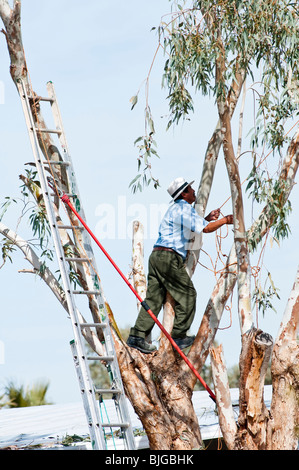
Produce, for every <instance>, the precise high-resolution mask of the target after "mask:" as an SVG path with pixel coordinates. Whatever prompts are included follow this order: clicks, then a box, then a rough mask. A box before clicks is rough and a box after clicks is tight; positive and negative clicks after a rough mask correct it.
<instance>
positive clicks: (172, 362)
mask: <svg viewBox="0 0 299 470" xmlns="http://www.w3.org/2000/svg"><path fill="white" fill-rule="evenodd" d="M172 5H173V10H172V13H171V15H169V16H167V17H165V18H166V20H165V18H163V19H162V21H161V23H160V25H159V26H158V27H157V32H158V40H159V43H158V47H157V52H159V51H162V50H164V52H165V54H166V55H165V57H166V60H165V67H164V74H163V85H164V86H165V87H166V88H167V89H168V91H169V93H168V103H169V122H168V127H170V126H173V125H175V124H177V123H178V122H180V121H181V120H183V119H186V118H188V119H189V118H192V116H191V114H192V111H193V109H195V107H196V96H197V94H194V93H193V91H194V90H195V91H196V92H197V93H202V94H203V95H210V96H211V98H213V104H212V105H213V106H216V107H217V112H218V122H217V123H215V131H214V133H213V135H212V136H211V137H210V139H209V141H208V142H207V150H206V154H205V158H204V161H203V169H202V174H201V183H200V186H199V188H198V193H197V201H196V202H197V203H196V208H197V210H198V212H199V213H200V214H201V215H203V214H204V212H205V208H206V206H207V202H208V199H209V195H210V191H211V188H212V184H213V175H214V171H215V167H216V164H217V160H218V159H219V155H220V149H221V148H222V149H223V155H224V160H225V164H226V168H227V174H228V177H229V182H230V191H231V201H232V207H233V213H234V243H233V246H232V248H231V252H230V255H229V257H228V259H227V262H226V265H225V269H223V270H222V271H221V273H220V275H219V277H218V279H217V282H216V284H215V287H214V290H213V292H212V293H211V297H210V299H209V302H208V304H207V307H206V310H205V312H204V314H203V318H202V322H201V325H200V327H199V329H198V332H197V335H196V339H195V341H194V343H193V345H192V347H191V348H190V351H189V352H188V359H189V360H190V362H191V363H192V364H193V365H194V367H195V368H196V369H197V370H198V371H200V370H201V369H202V367H203V365H204V363H205V361H206V358H207V356H208V354H209V352H210V353H211V360H212V367H213V377H214V388H215V395H216V402H217V409H218V414H219V422H220V425H221V429H222V432H223V436H224V439H225V441H226V444H227V446H228V448H229V449H294V448H296V447H297V440H298V436H296V429H298V372H299V371H298V345H297V342H296V337H297V332H298V322H299V309H298V293H299V290H298V275H297V279H296V280H295V283H294V287H293V290H292V291H291V294H290V299H289V302H288V305H287V307H286V310H285V313H284V315H283V318H282V323H281V328H280V331H279V332H278V336H277V339H276V341H275V342H274V340H273V338H272V337H271V336H270V335H268V334H267V333H266V332H262V331H260V330H259V329H258V328H256V327H255V326H254V323H253V315H252V311H251V300H252V287H251V269H250V253H251V251H253V250H257V249H259V246H260V245H259V244H260V242H261V241H262V239H263V238H264V237H265V235H267V234H268V233H269V230H272V231H273V233H274V234H275V236H276V238H278V239H279V238H282V237H284V236H286V235H287V234H288V224H287V219H286V217H287V214H288V212H289V211H290V209H291V208H290V203H289V200H288V197H289V194H290V191H291V189H292V186H293V184H294V180H295V176H296V172H297V168H298V161H299V141H298V139H299V131H298V126H297V129H296V130H295V134H294V135H293V137H292V139H290V140H288V139H287V138H286V137H285V134H286V131H285V123H286V122H287V121H288V120H290V119H291V118H292V117H293V116H294V115H295V114H296V112H297V109H298V51H299V48H298V45H299V44H298V43H299V34H298V32H299V31H298V30H299V24H298V11H297V9H296V6H295V5H294V4H293V3H291V2H288V1H286V0H279V1H277V0H269V1H268V2H261V1H258V0H251V1H248V2H242V1H238V0H223V1H220V0H217V1H209V0H205V1H189V2H186V3H183V2H173V3H172ZM0 14H1V18H2V21H3V24H4V34H5V36H6V40H7V45H8V50H9V53H10V59H11V67H10V72H11V76H12V79H13V80H14V81H15V82H16V81H17V80H18V79H19V78H21V79H22V80H24V81H25V83H26V85H27V86H28V87H29V86H30V83H29V80H28V71H27V64H26V61H25V56H24V51H23V46H22V37H21V22H20V2H19V1H15V2H14V6H13V8H11V7H10V6H9V3H8V1H7V0H0ZM257 71H258V75H259V79H258V81H259V84H258V86H256V90H257V91H256V93H258V100H257V104H258V107H257V116H256V118H257V119H258V120H259V123H258V125H257V126H255V128H254V130H253V133H252V147H251V149H249V150H250V152H249V153H248V155H249V154H251V155H252V161H253V163H252V168H253V169H252V172H251V174H250V175H249V179H248V185H247V187H248V191H247V194H249V195H250V193H252V194H251V197H253V198H254V199H255V200H256V201H257V202H259V203H260V204H261V213H260V215H259V216H258V217H257V219H256V221H255V222H254V223H253V225H252V226H251V227H246V226H245V217H244V197H245V196H246V192H245V193H244V192H243V189H242V185H241V175H240V171H239V166H238V158H239V156H240V150H239V147H238V148H237V149H235V147H234V143H233V140H232V129H231V128H232V116H233V114H234V112H235V109H236V106H237V103H238V101H239V99H240V96H241V92H242V89H243V88H244V86H245V84H246V83H247V80H249V79H251V80H252V81H254V74H255V73H256V72H257ZM246 86H247V85H246ZM30 92H31V89H30ZM193 96H195V98H194V97H193ZM136 103H137V95H136V96H135V97H133V99H132V107H134V106H135V105H136ZM31 104H32V106H33V107H34V111H35V116H36V119H38V121H39V122H42V123H44V120H43V116H42V115H41V110H40V108H39V106H38V97H37V99H33V100H32V103H31ZM145 119H146V133H145V135H144V136H142V137H140V138H138V139H137V140H136V145H137V146H138V148H139V157H138V171H139V173H138V174H137V176H136V178H134V180H133V181H132V184H131V186H132V188H133V189H134V190H136V189H138V187H141V183H140V182H141V181H142V179H143V181H144V182H146V183H148V182H149V176H148V175H149V173H150V178H151V179H152V181H153V183H154V185H155V186H157V185H158V184H159V183H158V179H157V178H152V174H151V172H152V168H151V167H152V160H151V157H152V156H155V155H156V153H157V150H156V147H155V140H154V138H155V126H154V122H153V118H152V115H151V111H150V107H149V105H148V101H147V106H146V110H145ZM44 127H45V128H46V125H45V124H44ZM194 140H196V136H194ZM260 146H261V147H263V148H264V149H269V150H270V151H271V152H273V154H274V155H275V157H276V158H277V174H276V178H274V177H273V178H272V177H269V175H265V174H263V172H262V171H261V168H262V167H261V160H260V158H259V147H260ZM46 151H47V152H50V153H51V155H52V158H57V159H59V153H58V151H57V149H56V148H55V147H54V146H53V145H52V142H51V140H50V136H46ZM264 155H265V153H263V154H262V156H264ZM56 178H57V181H59V182H60V183H61V187H62V188H65V189H67V187H66V186H67V182H66V179H65V175H63V174H62V173H59V174H57V175H56ZM23 183H24V187H25V188H26V190H28V195H29V193H30V194H31V196H33V198H34V201H35V203H36V206H37V208H38V211H37V214H39V220H38V223H39V224H40V223H41V221H44V223H45V227H46V218H47V217H46V213H45V211H44V207H43V199H42V196H41V195H40V194H39V192H38V181H37V180H36V175H35V177H34V178H33V176H32V174H30V175H28V174H27V175H25V176H23ZM57 217H59V214H58V212H57ZM69 217H70V218H72V214H69ZM33 220H34V221H35V223H37V220H36V219H33ZM72 222H74V221H72ZM33 228H35V229H36V234H37V235H39V233H40V232H39V229H38V226H36V225H34V227H33ZM0 229H1V232H2V233H3V234H4V236H6V237H7V239H8V240H9V241H10V243H8V244H7V245H6V248H5V250H4V252H3V253H4V255H5V256H6V257H9V256H10V254H11V249H12V247H18V248H20V249H22V250H23V251H24V250H25V251H24V252H26V254H27V259H28V261H29V262H30V263H31V264H32V265H33V266H34V269H35V271H37V272H39V274H40V275H41V277H42V278H43V279H44V280H45V282H47V284H48V285H49V287H50V288H51V289H52V290H53V292H54V294H55V295H56V297H57V298H58V300H59V301H60V302H61V303H63V305H64V307H65V308H66V309H67V306H66V305H65V303H64V295H63V294H64V293H63V290H62V289H61V286H60V284H59V282H58V280H57V279H55V280H54V281H53V279H52V277H53V274H52V273H51V272H49V269H48V268H46V267H44V266H42V269H41V265H40V261H39V257H36V256H35V253H34V252H33V250H32V247H31V246H29V244H26V242H24V243H23V241H22V239H21V237H20V236H18V235H17V234H14V233H12V231H11V230H10V229H9V228H8V227H5V226H4V225H3V224H2V226H1V227H0ZM42 233H43V234H44V235H45V234H46V231H45V230H43V231H42ZM139 234H140V226H139V225H138V224H137V226H136V234H135V235H136V237H138V236H139ZM136 237H135V239H134V240H135V242H134V244H133V263H134V267H135V270H134V280H135V285H136V288H137V289H138V290H139V291H140V292H143V293H144V291H145V289H146V285H145V281H144V269H143V266H142V261H143V253H142V246H141V244H140V243H139V242H138V243H136ZM44 241H45V238H43V243H44ZM72 243H73V242H72V241H71V240H69V239H67V238H66V239H65V245H66V246H68V247H69V246H71V247H72V249H73V250H78V249H79V248H78V247H77V246H76V245H74V244H72ZM42 248H45V247H44V246H43V247H42ZM199 253H200V244H198V240H194V245H193V246H190V252H189V257H188V260H187V264H186V269H187V270H188V272H189V274H190V276H192V275H193V273H194V271H195V268H196V265H197V260H198V257H199ZM74 273H75V282H80V283H81V284H82V285H84V284H86V283H88V277H87V275H86V273H84V272H82V270H80V267H78V266H74ZM235 286H236V289H237V292H238V315H239V323H240V330H241V335H242V350H241V354H240V402H239V408H240V412H239V418H238V423H236V422H235V418H234V415H233V412H232V406H231V402H230V395H229V387H228V381H227V377H226V370H225V365H224V359H223V357H222V351H221V348H213V347H212V344H213V340H214V338H215V335H216V333H217V330H218V327H219V322H220V319H221V316H222V313H223V310H224V307H225V305H226V302H227V300H228V298H229V297H230V295H231V293H232V291H233V289H234V287H235ZM262 294H264V293H262ZM255 295H256V300H257V301H259V302H260V303H261V304H262V302H263V301H264V302H266V304H267V299H266V297H267V296H266V297H265V296H262V297H258V293H256V294H255ZM265 299H266V300H265ZM89 308H90V309H91V311H92V312H93V314H94V316H95V318H97V311H96V305H95V304H94V302H93V299H92V298H91V299H90V303H89ZM107 308H108V312H109V315H110V322H111V326H112V331H113V337H114V342H115V346H116V350H117V354H118V361H119V365H120V369H121V374H122V379H123V383H124V387H125V391H126V394H127V396H128V398H129V400H130V401H131V403H132V405H133V407H134V410H135V412H136V413H137V415H138V416H139V418H140V420H141V422H142V424H143V427H144V429H145V431H146V433H147V436H148V439H149V444H150V447H151V448H152V449H173V450H174V449H201V448H203V443H202V437H201V432H200V429H199V426H198V421H197V417H196V413H195V411H194V408H193V404H192V391H193V389H194V386H195V383H196V377H195V375H194V374H193V373H192V371H191V370H190V369H189V367H188V365H187V364H186V363H185V362H184V361H183V360H181V358H180V357H178V355H177V353H176V352H175V351H174V350H173V348H172V346H171V344H170V343H169V342H168V341H167V340H166V338H165V337H164V336H163V335H162V336H161V340H160V346H159V349H158V351H157V352H155V353H154V354H151V355H146V356H145V355H143V354H142V353H140V352H139V351H137V350H133V349H130V348H128V347H127V345H126V344H125V342H124V341H123V339H122V337H121V335H120V333H119V330H118V328H117V325H116V323H115V320H114V317H113V314H112V312H111V309H110V307H109V304H108V302H107ZM164 313H165V314H164V320H163V322H164V325H165V328H166V329H167V331H169V332H171V329H172V324H173V316H174V310H173V302H172V299H171V298H170V297H169V296H168V297H167V298H166V302H165V306H164ZM87 339H88V341H89V344H90V345H91V347H92V348H93V349H94V350H95V351H96V352H97V353H98V354H100V355H101V343H100V339H101V338H98V337H92V338H90V337H88V338H87ZM272 350H273V353H272ZM270 360H272V381H273V400H272V404H271V410H267V409H266V406H265V404H264V400H263V385H264V380H265V374H266V369H267V366H268V363H269V361H270Z"/></svg>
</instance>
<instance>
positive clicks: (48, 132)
mask: <svg viewBox="0 0 299 470" xmlns="http://www.w3.org/2000/svg"><path fill="white" fill-rule="evenodd" d="M34 129H35V131H36V132H46V133H47V134H58V135H60V134H62V132H61V131H58V130H57V129H40V128H39V127H35V128H34Z"/></svg>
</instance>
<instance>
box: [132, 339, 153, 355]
mask: <svg viewBox="0 0 299 470" xmlns="http://www.w3.org/2000/svg"><path fill="white" fill-rule="evenodd" d="M127 345H128V346H130V347H131V348H135V349H139V351H141V352H143V353H145V354H149V353H153V352H154V351H156V350H157V348H156V346H154V345H153V344H149V343H148V342H147V341H145V339H144V338H139V337H138V336H132V335H130V336H129V338H128V340H127Z"/></svg>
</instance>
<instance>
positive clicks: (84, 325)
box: [80, 323, 107, 328]
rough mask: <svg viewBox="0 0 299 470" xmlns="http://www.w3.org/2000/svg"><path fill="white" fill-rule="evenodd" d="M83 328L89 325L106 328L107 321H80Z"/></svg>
mask: <svg viewBox="0 0 299 470" xmlns="http://www.w3.org/2000/svg"><path fill="white" fill-rule="evenodd" d="M80 326H81V328H87V327H92V326H95V327H99V328H106V326H107V323H80Z"/></svg>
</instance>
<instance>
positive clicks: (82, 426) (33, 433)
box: [0, 385, 272, 450]
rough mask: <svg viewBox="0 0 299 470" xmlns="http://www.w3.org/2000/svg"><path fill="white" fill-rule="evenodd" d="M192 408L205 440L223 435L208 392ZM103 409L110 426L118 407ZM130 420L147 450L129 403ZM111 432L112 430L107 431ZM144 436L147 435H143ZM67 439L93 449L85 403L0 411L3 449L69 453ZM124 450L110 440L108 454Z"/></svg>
mask: <svg viewBox="0 0 299 470" xmlns="http://www.w3.org/2000/svg"><path fill="white" fill-rule="evenodd" d="M231 397H232V403H233V406H234V409H235V410H236V418H237V416H238V402H239V390H238V389H236V388H235V389H231ZM271 397H272V387H271V386H270V385H268V386H265V388H264V399H265V403H266V406H267V407H269V406H270V403H271ZM192 400H193V405H194V409H195V412H196V415H197V417H198V422H199V425H200V429H201V434H202V439H203V440H204V441H205V440H210V439H217V438H218V437H221V431H220V427H219V422H218V416H217V414H216V408H215V404H214V402H213V400H211V398H210V397H209V395H208V393H207V392H206V391H197V392H194V393H193V398H192ZM104 404H105V406H104V405H101V410H102V413H103V420H104V421H105V422H107V419H109V420H110V422H113V420H115V419H116V416H113V415H114V414H115V411H114V410H115V407H114V404H113V402H112V400H104ZM128 407H129V413H130V418H131V422H132V426H133V429H134V430H136V431H137V430H139V431H140V432H138V433H136V434H138V435H136V437H135V443H136V449H138V450H139V449H146V448H148V440H147V437H146V435H142V424H141V422H140V420H139V418H138V417H137V415H136V414H135V412H134V410H133V408H132V406H131V404H130V403H129V402H128ZM107 432H109V430H108V431H107ZM143 434H144V433H143ZM67 436H80V437H81V438H83V439H84V438H86V441H84V440H82V441H81V442H79V443H78V442H77V443H74V444H72V448H74V449H76V450H78V448H79V449H91V444H90V442H89V441H88V426H87V422H86V416H85V412H84V407H83V403H80V402H79V403H70V404H62V405H45V406H32V407H26V408H9V409H1V410H0V449H3V448H7V447H11V448H14V449H24V448H33V447H34V446H39V448H41V449H47V450H49V449H55V450H56V449H59V448H61V449H66V448H67V449H70V446H68V447H66V446H63V445H62V441H63V440H64V439H65V438H66V437H67ZM115 449H116V450H123V449H124V445H123V439H121V438H119V437H117V436H114V438H112V437H111V436H107V450H115Z"/></svg>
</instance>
